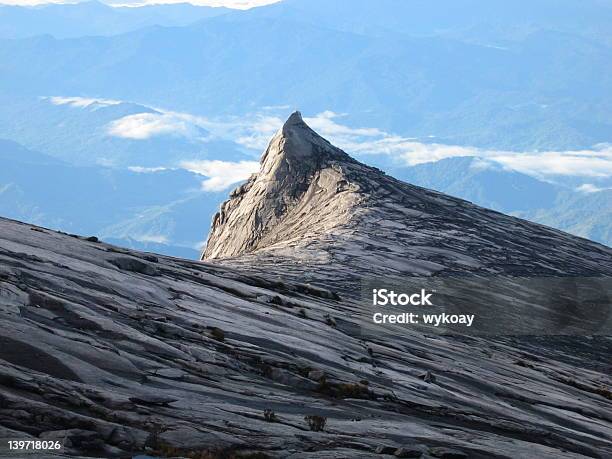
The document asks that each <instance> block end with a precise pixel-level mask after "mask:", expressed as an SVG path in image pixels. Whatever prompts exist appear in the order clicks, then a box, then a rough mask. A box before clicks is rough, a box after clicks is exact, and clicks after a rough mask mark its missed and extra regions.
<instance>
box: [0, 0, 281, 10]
mask: <svg viewBox="0 0 612 459" xmlns="http://www.w3.org/2000/svg"><path fill="white" fill-rule="evenodd" d="M278 1H280V0H189V3H192V4H194V5H200V6H225V7H227V8H235V9H240V10H245V9H249V8H254V7H256V6H263V5H270V4H272V3H276V2H278ZM46 3H78V2H77V1H73V0H65V1H64V0H0V4H5V5H19V6H33V5H43V4H46ZM105 3H107V4H108V5H111V6H132V7H136V6H144V5H156V4H164V3H185V0H143V1H140V0H136V1H130V0H127V1H121V0H118V1H115V2H114V1H112V0H108V1H106V2H105Z"/></svg>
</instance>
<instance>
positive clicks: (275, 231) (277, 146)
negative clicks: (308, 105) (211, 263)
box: [202, 111, 355, 259]
mask: <svg viewBox="0 0 612 459" xmlns="http://www.w3.org/2000/svg"><path fill="white" fill-rule="evenodd" d="M351 163H355V161H354V160H353V159H352V158H351V157H350V156H349V155H347V154H346V153H345V152H343V151H342V150H340V149H339V148H336V147H335V146H333V145H332V144H331V143H329V142H328V141H327V140H325V139H324V138H323V137H321V136H320V135H318V134H317V133H316V132H315V131H313V130H312V129H311V128H310V127H309V126H308V125H307V124H306V123H305V122H304V120H303V119H302V115H301V114H300V112H298V111H296V112H294V113H292V114H291V116H289V118H288V119H287V121H286V122H285V124H284V125H283V127H282V128H281V129H280V130H279V131H278V132H277V133H276V135H275V136H274V137H273V138H272V140H271V141H270V143H269V145H268V147H267V148H266V150H265V152H264V154H263V155H262V158H261V167H260V171H259V173H258V174H256V175H254V176H252V177H251V179H249V181H247V182H246V183H245V184H243V185H241V186H240V187H238V188H237V189H236V190H234V191H233V192H232V193H231V195H230V199H229V200H228V201H226V202H225V203H223V204H222V206H221V210H220V211H219V212H218V213H217V215H216V216H215V217H214V219H213V226H212V229H211V232H210V235H209V238H208V242H207V246H206V249H205V251H204V253H203V255H202V258H203V259H205V258H206V259H208V258H225V257H232V256H236V255H240V254H243V253H248V252H252V251H255V250H257V249H260V248H263V247H267V246H269V245H271V244H274V243H275V242H278V241H280V240H283V239H285V238H287V237H296V236H297V235H299V234H303V232H304V231H306V230H314V226H317V222H315V221H312V222H311V223H312V224H309V223H308V222H306V219H303V218H302V221H301V223H300V222H299V217H298V214H297V213H296V212H299V211H300V209H301V211H302V212H304V211H306V209H311V208H314V207H316V206H318V205H319V204H321V205H322V203H321V200H322V199H324V198H331V196H329V195H330V194H335V193H336V190H337V189H339V187H341V186H342V185H339V184H342V183H347V181H346V180H345V178H344V175H343V170H344V169H343V167H342V164H351ZM330 209H332V208H330ZM330 220H333V216H331V215H330ZM330 224H331V222H330ZM294 225H295V227H294Z"/></svg>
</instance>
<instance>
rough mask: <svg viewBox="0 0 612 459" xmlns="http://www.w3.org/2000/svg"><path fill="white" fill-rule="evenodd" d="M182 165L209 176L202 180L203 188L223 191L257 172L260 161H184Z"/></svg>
mask: <svg viewBox="0 0 612 459" xmlns="http://www.w3.org/2000/svg"><path fill="white" fill-rule="evenodd" d="M181 167H182V168H184V169H187V170H189V171H191V172H195V173H197V174H200V175H203V176H205V177H208V179H207V180H204V181H203V182H202V189H203V190H205V191H223V190H225V189H227V188H229V187H230V186H232V185H233V184H235V183H238V182H242V181H243V180H246V179H247V178H249V176H250V175H251V174H253V173H255V172H257V171H258V170H259V163H258V162H257V161H240V162H230V161H218V160H215V161H208V160H204V161H184V162H183V163H181Z"/></svg>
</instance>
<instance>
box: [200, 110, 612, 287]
mask: <svg viewBox="0 0 612 459" xmlns="http://www.w3.org/2000/svg"><path fill="white" fill-rule="evenodd" d="M553 241H554V242H553ZM576 253H580V254H582V256H581V258H580V259H577V258H576V256H575V254H576ZM611 253H612V252H611V251H610V249H608V248H605V247H603V246H600V245H598V244H596V243H593V242H590V241H586V240H584V239H580V238H577V237H575V236H570V235H569V234H565V233H562V232H561V231H556V230H552V229H550V228H546V227H544V226H541V225H537V224H535V223H530V222H527V221H525V220H520V219H517V218H515V217H510V216H508V215H504V214H501V213H498V212H494V211H492V210H488V209H484V208H482V207H478V206H476V205H474V204H472V203H470V202H467V201H464V200H461V199H458V198H454V197H451V196H447V195H444V194H442V193H438V192H435V191H432V190H428V189H425V188H420V187H417V186H414V185H411V184H408V183H405V182H401V181H399V180H396V179H394V178H393V177H389V176H388V175H386V174H384V173H383V172H381V171H379V170H378V169H375V168H373V167H369V166H366V165H365V164H361V163H360V162H358V161H356V160H354V159H352V158H351V157H350V156H349V155H347V154H346V153H345V152H343V151H342V150H340V149H339V148H337V147H335V146H333V145H331V144H330V143H329V142H328V141H327V140H325V139H323V138H322V137H321V136H319V135H318V134H317V133H316V132H314V131H313V130H312V129H310V128H309V127H308V126H307V125H306V123H305V122H304V121H303V120H302V118H301V116H300V114H299V113H298V112H296V113H294V114H292V115H291V116H290V117H289V119H288V120H287V122H286V123H285V125H284V126H283V128H282V129H281V130H279V132H277V134H276V135H275V136H274V137H273V138H272V140H271V141H270V144H269V145H268V148H267V149H266V151H265V153H264V154H263V156H262V162H261V169H260V171H259V173H258V174H256V175H254V176H253V177H251V179H250V180H249V181H248V182H246V183H245V184H244V185H242V186H240V187H239V188H237V189H236V190H234V191H233V192H232V193H231V195H230V199H229V200H228V201H226V202H225V203H224V204H223V205H222V206H221V210H220V212H219V213H218V214H217V215H216V216H215V218H214V221H213V226H212V229H211V232H210V235H209V238H208V243H207V246H206V249H205V251H204V253H203V255H202V258H203V259H216V258H234V257H237V256H241V257H242V256H246V258H242V260H245V259H247V258H248V257H251V256H252V257H256V265H257V266H258V268H261V269H265V266H266V263H270V264H271V265H274V264H276V263H278V262H279V260H280V259H281V258H283V257H289V258H292V259H293V260H295V262H296V263H299V264H301V265H304V264H311V263H312V264H316V266H317V268H316V269H313V270H311V272H312V273H313V274H312V275H319V276H324V275H323V274H321V273H323V272H324V271H325V269H331V270H332V271H334V273H335V274H334V275H333V276H334V277H338V276H337V274H338V272H342V273H343V275H342V276H340V277H342V278H343V279H349V280H347V281H346V282H349V281H350V278H351V276H359V275H363V276H372V275H385V276H386V275H395V274H401V275H405V274H409V275H422V276H438V275H442V274H444V275H456V274H457V273H462V274H467V273H477V274H478V275H498V274H505V275H512V276H550V275H557V274H558V273H559V272H563V273H565V274H568V275H569V274H571V275H580V276H585V275H591V274H595V273H601V272H602V267H601V263H600V262H599V261H598V260H599V259H607V260H609V259H610V255H611ZM326 267H327V268H326ZM606 269H612V267H611V266H608V267H607V268H606ZM314 273H316V274H314Z"/></svg>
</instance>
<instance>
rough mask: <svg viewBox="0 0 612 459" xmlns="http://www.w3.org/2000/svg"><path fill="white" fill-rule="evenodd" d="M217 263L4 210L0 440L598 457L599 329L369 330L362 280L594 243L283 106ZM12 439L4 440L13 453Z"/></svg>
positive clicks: (526, 265) (108, 448) (536, 256)
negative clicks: (438, 179) (434, 183)
mask: <svg viewBox="0 0 612 459" xmlns="http://www.w3.org/2000/svg"><path fill="white" fill-rule="evenodd" d="M203 257H204V261H202V262H196V261H187V260H182V259H178V258H171V257H164V256H158V255H153V254H150V253H142V252H137V251H133V250H127V249H123V248H119V247H115V246H112V245H108V244H104V243H101V242H99V241H97V239H96V238H91V237H90V238H84V237H78V236H72V235H68V234H63V233H57V232H53V231H50V230H47V229H44V228H40V227H35V226H31V225H27V224H24V223H19V222H15V221H11V220H6V219H0V298H1V301H0V439H2V440H3V443H2V444H3V445H4V444H5V443H4V440H6V439H9V438H10V439H35V438H38V439H59V440H61V441H62V442H63V443H64V446H65V448H64V450H63V451H62V454H63V455H70V456H75V455H81V456H89V457H131V456H132V455H135V454H138V453H143V452H146V453H149V454H150V455H152V456H162V457H164V456H165V457H279V458H281V457H282V458H286V457H288V458H306V457H308V458H311V457H314V458H369V457H372V458H374V457H384V456H385V455H386V456H387V457H392V455H395V456H396V457H422V458H434V457H437V458H447V459H448V458H465V457H470V458H492V457H493V458H516V457H529V458H531V457H538V458H551V459H553V458H554V459H557V458H579V457H595V458H604V457H608V456H610V455H611V454H612V418H611V416H610V413H611V412H612V399H611V395H610V384H611V381H610V378H609V374H610V371H609V370H610V368H609V361H608V360H609V359H608V356H609V355H610V352H611V351H612V349H611V346H610V341H609V338H606V337H588V338H587V337H584V338H579V337H563V338H555V337H533V338H525V337H524V338H518V337H504V336H495V337H486V338H485V337H477V336H471V337H470V336H453V335H445V334H433V333H422V332H419V331H416V330H412V329H409V328H401V327H391V328H389V329H388V330H387V332H386V333H384V334H383V333H381V334H380V335H370V336H366V335H364V334H362V333H361V332H360V329H361V327H362V326H364V325H366V324H368V323H369V322H371V314H370V311H369V309H368V308H367V307H366V306H365V305H364V304H363V302H362V301H360V298H359V295H358V291H359V279H360V278H363V277H367V276H371V275H373V274H375V275H384V276H387V275H389V276H400V275H401V276H405V277H412V276H421V277H429V278H435V277H452V276H468V275H469V276H473V277H479V276H491V275H498V274H502V275H504V276H532V277H537V276H546V277H577V276H580V277H593V278H598V279H599V278H604V276H609V275H610V274H612V251H611V250H610V249H608V248H606V247H604V246H601V245H598V244H596V243H593V242H590V241H587V240H584V239H580V238H577V237H573V236H569V235H567V234H564V233H562V232H559V231H555V230H551V229H549V228H546V227H543V226H540V225H535V224H532V223H528V222H525V221H522V220H519V219H516V218H512V217H508V216H505V215H503V214H499V213H497V212H493V211H489V210H486V209H483V208H480V207H477V206H474V205H472V204H470V203H469V202H466V201H462V200H459V199H455V198H451V197H448V196H445V195H443V194H440V193H436V192H432V191H429V190H426V189H422V188H419V187H416V186H412V185H409V184H405V183H402V182H400V181H397V180H395V179H393V178H391V177H388V176H386V175H384V174H383V173H381V172H380V171H377V170H376V169H372V168H369V167H367V166H364V165H362V164H360V163H358V162H357V161H355V160H353V159H351V158H350V157H349V156H348V155H347V154H345V153H344V152H342V151H341V150H339V149H337V148H335V147H333V146H331V145H330V144H329V143H328V142H327V141H325V140H323V139H322V138H321V137H319V136H318V135H317V134H316V133H314V132H313V131H312V130H310V128H308V127H307V126H306V125H305V124H304V122H303V121H302V119H301V117H300V116H299V114H297V113H296V114H294V115H292V116H291V118H289V120H288V121H287V123H286V124H285V126H284V127H283V129H282V130H281V131H280V132H279V133H278V134H277V136H275V138H274V139H273V140H272V142H271V144H270V146H269V148H268V149H267V151H266V152H265V154H264V156H263V158H262V168H261V171H260V172H259V173H258V174H257V175H256V176H254V177H252V178H251V179H250V180H249V181H248V182H247V183H246V184H245V185H243V186H242V187H240V188H238V189H237V190H236V191H235V192H233V193H232V196H231V197H230V200H229V201H228V202H226V203H225V204H224V205H223V207H222V209H221V211H220V213H219V215H218V216H217V217H215V220H214V223H213V228H212V231H211V235H210V238H209V241H208V245H207V248H206V250H205V252H204V254H203ZM4 451H5V450H2V452H0V454H3V453H4Z"/></svg>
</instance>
